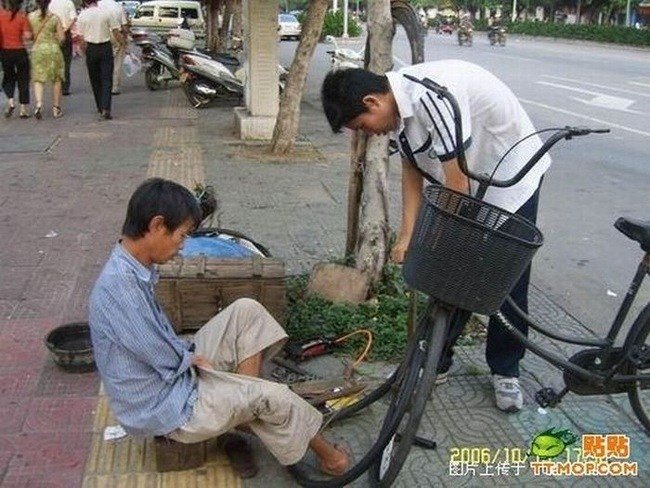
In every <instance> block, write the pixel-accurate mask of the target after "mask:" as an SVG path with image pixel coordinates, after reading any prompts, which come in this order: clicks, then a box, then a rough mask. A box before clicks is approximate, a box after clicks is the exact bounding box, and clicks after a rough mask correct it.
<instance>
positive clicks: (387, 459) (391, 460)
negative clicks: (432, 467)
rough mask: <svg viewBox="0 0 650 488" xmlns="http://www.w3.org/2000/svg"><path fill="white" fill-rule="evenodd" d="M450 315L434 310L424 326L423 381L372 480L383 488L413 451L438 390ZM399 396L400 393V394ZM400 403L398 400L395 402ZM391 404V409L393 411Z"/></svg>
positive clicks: (375, 464)
mask: <svg viewBox="0 0 650 488" xmlns="http://www.w3.org/2000/svg"><path fill="white" fill-rule="evenodd" d="M450 317H451V315H450V314H449V311H448V310H447V309H445V308H443V307H442V306H435V307H433V309H432V310H431V316H430V321H429V320H427V321H426V323H425V324H424V326H425V327H427V329H428V330H427V332H428V333H427V341H426V344H425V345H424V344H423V346H424V347H425V348H426V354H425V356H426V358H425V360H424V361H423V362H422V363H420V364H419V365H414V366H416V367H418V368H419V379H418V383H417V384H416V386H415V389H414V391H413V393H412V396H411V400H410V402H409V406H408V409H407V411H406V412H405V414H404V416H403V417H402V420H401V422H400V424H399V427H398V429H397V431H396V432H395V434H394V435H393V438H392V440H391V441H390V442H389V443H388V445H387V446H386V447H385V448H384V450H383V452H382V457H381V459H380V460H378V461H376V462H375V463H374V465H373V468H372V470H371V479H372V481H373V483H374V484H376V485H377V486H379V487H386V486H391V485H392V484H393V481H395V478H397V475H398V474H399V472H400V470H401V469H402V465H403V464H404V462H405V461H406V458H407V456H408V454H409V451H410V450H411V446H412V444H413V440H414V439H415V436H416V434H417V430H418V426H419V425H420V420H422V415H423V414H424V409H425V407H426V404H427V402H428V401H429V395H430V394H431V390H432V389H433V387H434V386H435V381H436V376H437V374H436V368H437V366H438V363H439V362H440V356H441V354H442V350H443V348H444V345H445V339H446V337H447V334H448V329H449V325H450ZM398 395H399V392H398ZM396 400H398V398H397V395H396V396H395V399H394V402H395V401H396ZM392 406H393V405H392V404H391V408H392ZM390 416H391V409H389V412H388V414H387V415H386V420H385V423H386V422H387V421H388V420H390Z"/></svg>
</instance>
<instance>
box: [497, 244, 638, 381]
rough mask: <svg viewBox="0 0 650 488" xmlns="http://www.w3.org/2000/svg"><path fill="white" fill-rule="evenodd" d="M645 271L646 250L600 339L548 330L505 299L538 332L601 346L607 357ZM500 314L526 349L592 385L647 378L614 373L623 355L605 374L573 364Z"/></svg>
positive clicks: (622, 361)
mask: <svg viewBox="0 0 650 488" xmlns="http://www.w3.org/2000/svg"><path fill="white" fill-rule="evenodd" d="M648 274H650V254H646V255H645V256H644V258H643V260H642V261H641V263H640V264H639V266H638V268H637V272H636V274H635V275H634V278H633V279H632V282H631V283H630V286H629V288H628V291H627V294H626V296H625V299H624V300H623V302H622V303H621V306H620V308H619V310H618V313H617V314H616V318H615V319H614V322H613V323H612V325H611V327H610V330H609V332H608V333H607V336H606V337H605V338H604V339H586V338H581V337H569V336H564V335H561V334H557V333H555V332H551V331H549V330H548V329H546V328H544V327H542V326H540V325H539V324H536V323H535V322H534V321H532V320H530V318H529V317H528V316H527V315H526V314H525V313H524V312H523V311H522V310H521V309H520V308H519V307H518V306H517V305H516V304H515V303H514V302H513V301H512V299H511V298H510V297H508V298H507V299H506V301H507V303H508V304H509V305H510V306H512V307H513V309H514V310H515V312H516V313H517V315H520V317H521V318H522V319H524V320H525V321H526V322H527V324H528V325H529V326H530V327H531V328H532V329H534V330H536V331H537V332H539V333H540V334H542V335H544V336H546V337H549V338H551V339H555V340H558V341H560V342H563V343H567V344H578V345H584V346H594V347H597V348H599V349H602V350H603V353H604V354H605V356H604V358H605V360H606V359H607V357H608V356H609V355H610V354H611V353H612V351H613V349H614V343H615V342H616V338H617V337H618V333H619V332H620V330H621V327H622V325H623V323H624V321H625V319H626V317H627V315H628V313H629V311H630V307H631V306H632V303H633V302H634V299H635V298H636V295H637V292H638V291H639V288H640V287H641V284H642V283H643V280H644V279H645V277H646V275H648ZM500 314H501V312H499V313H498V314H497V315H500ZM500 318H501V319H502V320H500V322H501V325H503V326H504V327H505V328H506V329H507V330H508V331H509V332H510V333H511V334H512V335H514V336H515V337H516V338H517V339H518V340H519V341H520V342H521V343H522V344H523V345H524V346H526V349H530V350H531V351H532V352H533V353H535V354H537V355H538V356H540V357H541V358H543V359H545V360H546V361H548V362H549V363H551V364H553V365H554V366H556V367H558V368H560V369H562V370H568V371H570V372H571V373H573V374H575V375H576V376H579V377H581V378H582V379H584V380H586V381H588V382H590V383H592V384H594V385H597V386H603V385H604V384H605V383H608V382H613V383H615V384H616V383H629V382H632V381H650V375H648V374H645V375H617V373H618V371H619V370H620V369H621V368H622V367H623V366H624V365H625V361H626V359H627V357H626V356H624V357H623V358H622V359H621V360H619V361H618V362H617V363H616V364H615V365H613V366H612V367H611V368H609V369H607V370H604V371H603V372H606V373H607V374H597V373H594V372H592V371H589V370H587V369H585V368H582V367H580V366H577V365H576V364H574V363H572V362H570V361H567V360H566V359H565V358H563V357H562V356H560V355H559V354H555V353H552V352H549V351H547V350H544V349H543V348H542V347H541V346H539V345H537V344H535V343H534V342H533V341H531V340H530V339H528V337H526V336H525V335H524V334H523V333H522V332H521V331H519V330H518V329H516V328H515V327H514V326H513V325H512V324H510V323H509V321H508V320H507V319H505V317H503V316H501V317H500Z"/></svg>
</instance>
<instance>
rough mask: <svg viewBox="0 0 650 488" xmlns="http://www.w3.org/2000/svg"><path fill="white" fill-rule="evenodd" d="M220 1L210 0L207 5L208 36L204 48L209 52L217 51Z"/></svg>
mask: <svg viewBox="0 0 650 488" xmlns="http://www.w3.org/2000/svg"><path fill="white" fill-rule="evenodd" d="M221 4H222V0H211V1H210V3H209V5H208V33H207V34H208V35H207V39H206V47H207V48H208V49H210V50H211V51H215V52H217V51H219V12H220V11H221Z"/></svg>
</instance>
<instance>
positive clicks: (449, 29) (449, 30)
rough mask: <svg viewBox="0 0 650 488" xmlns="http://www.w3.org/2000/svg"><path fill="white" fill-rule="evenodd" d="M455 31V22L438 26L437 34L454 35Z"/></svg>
mask: <svg viewBox="0 0 650 488" xmlns="http://www.w3.org/2000/svg"><path fill="white" fill-rule="evenodd" d="M453 33H454V24H442V25H439V26H438V27H437V28H436V34H447V35H449V36H450V35H452V34H453Z"/></svg>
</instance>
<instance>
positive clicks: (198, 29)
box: [131, 0, 205, 39]
mask: <svg viewBox="0 0 650 488" xmlns="http://www.w3.org/2000/svg"><path fill="white" fill-rule="evenodd" d="M184 18H186V19H187V21H188V23H189V24H190V27H191V28H192V30H193V31H194V34H195V35H196V38H197V39H204V38H205V19H204V17H203V9H202V8H201V4H200V3H199V2H196V1H189V0H153V1H151V2H144V3H142V4H140V6H139V7H138V8H137V9H136V11H135V14H134V15H133V19H131V27H138V28H142V29H148V30H151V31H153V32H156V33H158V34H167V32H168V31H169V30H170V29H175V28H177V27H178V26H179V25H180V24H181V22H183V19H184Z"/></svg>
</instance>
